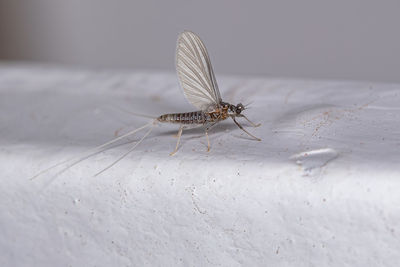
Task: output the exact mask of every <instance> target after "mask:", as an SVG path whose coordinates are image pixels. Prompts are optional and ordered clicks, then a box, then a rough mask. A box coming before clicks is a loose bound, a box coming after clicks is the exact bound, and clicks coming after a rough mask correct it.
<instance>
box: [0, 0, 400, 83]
mask: <svg viewBox="0 0 400 267" xmlns="http://www.w3.org/2000/svg"><path fill="white" fill-rule="evenodd" d="M399 11H400V2H399V1H372V0H364V1H362V0H339V1H329V2H328V1H317V0H315V1H313V0H305V1H240V0H221V1H212V0H206V1H179V0H171V1H154V0H150V1H128V0H118V1H107V0H86V1H81V0H68V1H64V0H25V1H24V0H0V41H1V46H0V58H2V59H11V60H14V59H22V60H37V61H44V62H56V63H66V64H78V65H84V66H95V67H107V68H125V67H128V68H164V69H169V70H172V69H173V68H174V62H173V61H174V51H175V42H176V37H177V35H178V33H179V32H180V31H182V30H184V29H190V30H193V31H195V32H197V33H198V34H199V35H200V36H201V37H202V39H203V40H204V41H205V42H206V45H207V47H208V49H209V51H210V54H211V57H212V61H213V63H214V65H215V66H214V67H215V70H216V72H217V73H230V74H263V75H264V74H267V75H273V76H291V77H315V78H345V79H366V80H377V81H397V82H400V75H399V72H398V70H399V69H400V53H399V47H400V35H399V34H398V33H399V25H400V16H399Z"/></svg>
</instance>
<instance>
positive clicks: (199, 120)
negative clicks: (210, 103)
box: [157, 111, 207, 124]
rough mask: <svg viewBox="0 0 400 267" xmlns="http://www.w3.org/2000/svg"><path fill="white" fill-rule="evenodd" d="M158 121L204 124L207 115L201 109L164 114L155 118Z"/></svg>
mask: <svg viewBox="0 0 400 267" xmlns="http://www.w3.org/2000/svg"><path fill="white" fill-rule="evenodd" d="M157 120H158V121H160V122H170V123H181V124H204V123H205V122H206V120H207V115H206V114H204V112H202V111H195V112H186V113H172V114H164V115H161V116H160V117H158V118H157Z"/></svg>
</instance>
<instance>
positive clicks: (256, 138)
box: [231, 116, 261, 141]
mask: <svg viewBox="0 0 400 267" xmlns="http://www.w3.org/2000/svg"><path fill="white" fill-rule="evenodd" d="M231 118H232V120H233V121H234V122H235V123H236V125H237V126H238V127H239V128H240V129H241V130H242V131H243V132H245V133H247V134H248V135H249V136H251V137H253V138H254V139H255V140H257V141H261V139H260V138H258V137H255V136H254V135H252V134H251V133H249V132H248V131H246V130H245V129H244V128H243V126H242V125H240V124H239V123H238V122H237V121H236V119H235V117H234V116H231Z"/></svg>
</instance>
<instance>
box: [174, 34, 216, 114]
mask: <svg viewBox="0 0 400 267" xmlns="http://www.w3.org/2000/svg"><path fill="white" fill-rule="evenodd" d="M176 71H177V74H178V77H179V81H180V83H181V86H182V88H183V92H184V94H185V96H186V98H187V99H188V101H189V102H190V103H191V104H192V105H194V106H195V107H197V108H199V109H201V110H206V109H208V108H209V107H210V106H213V107H218V106H219V104H220V102H221V96H220V93H219V90H218V85H217V81H216V79H215V75H214V71H213V69H212V66H211V61H210V57H209V56H208V53H207V49H206V47H205V46H204V43H203V42H202V41H201V40H200V38H199V37H198V36H197V35H196V34H194V33H193V32H190V31H185V32H183V33H181V34H180V35H179V37H178V44H177V48H176Z"/></svg>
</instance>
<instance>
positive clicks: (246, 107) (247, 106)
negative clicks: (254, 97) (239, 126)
mask: <svg viewBox="0 0 400 267" xmlns="http://www.w3.org/2000/svg"><path fill="white" fill-rule="evenodd" d="M253 103H254V101H250V102H249V103H247V104H245V105H243V106H244V108H245V109H249V108H250V107H249V106H250V105H251V104H253Z"/></svg>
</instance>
